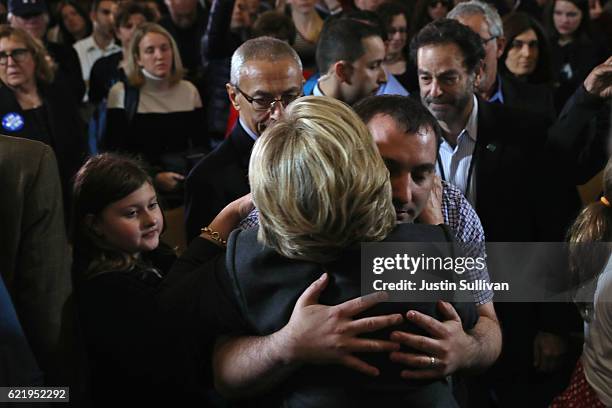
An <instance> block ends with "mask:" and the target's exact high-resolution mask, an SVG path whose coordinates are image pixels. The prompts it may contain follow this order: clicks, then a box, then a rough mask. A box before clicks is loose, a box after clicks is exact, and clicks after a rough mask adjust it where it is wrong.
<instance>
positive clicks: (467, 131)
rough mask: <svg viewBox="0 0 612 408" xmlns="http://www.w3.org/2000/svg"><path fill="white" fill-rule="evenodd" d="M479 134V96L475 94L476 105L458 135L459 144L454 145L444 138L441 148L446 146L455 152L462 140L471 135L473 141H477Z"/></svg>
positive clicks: (449, 150) (446, 148) (451, 151)
mask: <svg viewBox="0 0 612 408" xmlns="http://www.w3.org/2000/svg"><path fill="white" fill-rule="evenodd" d="M477 136H478V98H476V95H474V107H473V108H472V112H471V113H470V117H469V118H468V121H467V123H466V124H465V128H463V130H462V131H461V132H460V133H459V136H458V137H457V145H456V146H455V147H452V146H451V145H450V143H448V142H447V141H446V140H445V139H442V144H441V145H440V147H441V148H444V149H445V150H447V151H448V152H450V153H454V152H456V151H457V148H458V146H459V145H460V144H461V142H462V141H463V140H464V139H465V138H466V137H469V138H470V139H471V141H472V143H476V138H477Z"/></svg>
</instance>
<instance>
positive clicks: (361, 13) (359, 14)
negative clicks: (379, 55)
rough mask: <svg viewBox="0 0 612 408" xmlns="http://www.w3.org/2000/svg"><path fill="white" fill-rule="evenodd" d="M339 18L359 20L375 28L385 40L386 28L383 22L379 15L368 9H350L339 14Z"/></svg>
mask: <svg viewBox="0 0 612 408" xmlns="http://www.w3.org/2000/svg"><path fill="white" fill-rule="evenodd" d="M340 19H341V20H354V21H359V22H360V23H364V24H367V25H370V26H372V27H374V28H376V29H377V30H378V31H379V34H380V37H381V38H382V39H383V41H387V30H385V24H384V23H383V20H382V19H381V18H380V16H379V15H378V14H377V13H375V12H373V11H370V10H351V11H348V12H346V13H342V15H341V16H340Z"/></svg>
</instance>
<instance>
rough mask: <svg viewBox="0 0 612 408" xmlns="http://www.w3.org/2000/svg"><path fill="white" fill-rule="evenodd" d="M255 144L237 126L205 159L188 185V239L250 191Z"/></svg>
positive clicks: (190, 174)
mask: <svg viewBox="0 0 612 408" xmlns="http://www.w3.org/2000/svg"><path fill="white" fill-rule="evenodd" d="M254 144H255V141H254V140H253V139H252V138H251V137H250V136H249V135H248V134H247V133H246V131H245V130H244V129H243V128H242V125H241V124H240V122H237V123H236V126H235V127H234V130H233V131H232V133H231V134H230V136H229V137H228V138H227V139H226V140H224V141H223V143H221V144H220V145H219V146H218V147H217V148H216V149H215V150H213V151H212V152H211V153H210V154H208V155H207V156H206V157H204V158H203V159H202V160H200V162H199V163H198V164H197V165H196V166H195V167H194V168H193V170H192V171H191V172H190V173H189V176H188V177H187V180H186V182H185V222H186V228H187V239H188V240H189V241H191V240H192V239H193V238H195V237H196V236H198V235H199V234H200V229H201V228H203V227H205V226H207V225H208V224H209V223H210V222H211V221H212V220H213V219H214V218H215V216H216V215H217V214H218V213H219V211H221V210H222V209H223V207H225V206H226V205H227V204H229V203H231V202H232V201H234V200H235V199H237V198H239V197H242V196H243V195H245V194H248V193H249V192H250V191H251V190H250V187H249V180H248V169H249V159H250V158H251V149H252V148H253V145H254Z"/></svg>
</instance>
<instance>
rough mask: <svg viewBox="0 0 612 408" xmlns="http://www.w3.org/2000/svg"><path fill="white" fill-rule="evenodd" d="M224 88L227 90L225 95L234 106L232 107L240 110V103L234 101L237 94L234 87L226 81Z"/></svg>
mask: <svg viewBox="0 0 612 408" xmlns="http://www.w3.org/2000/svg"><path fill="white" fill-rule="evenodd" d="M225 89H226V90H227V96H228V97H229V100H230V102H231V103H232V106H233V107H234V109H236V110H237V111H239V112H240V105H239V104H238V101H236V97H237V96H238V94H237V93H236V88H234V87H233V86H232V84H230V83H229V82H228V83H227V84H225Z"/></svg>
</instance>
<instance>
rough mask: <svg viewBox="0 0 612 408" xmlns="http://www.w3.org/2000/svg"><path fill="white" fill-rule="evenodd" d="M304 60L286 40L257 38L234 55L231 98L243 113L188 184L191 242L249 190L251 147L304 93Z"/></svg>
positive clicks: (229, 84)
mask: <svg viewBox="0 0 612 408" xmlns="http://www.w3.org/2000/svg"><path fill="white" fill-rule="evenodd" d="M303 82H304V79H303V76H302V63H301V61H300V58H299V57H298V55H297V53H296V52H295V51H294V50H293V48H291V46H290V45H288V44H287V43H285V42H283V41H281V40H277V39H275V38H271V37H259V38H255V39H252V40H249V41H246V42H245V43H244V44H242V45H241V46H240V47H239V48H238V49H237V50H236V51H235V52H234V55H233V56H232V61H231V74H230V82H229V83H228V84H227V85H226V88H227V93H228V96H229V99H230V102H231V103H232V105H233V106H234V108H236V110H237V111H238V114H239V119H238V122H237V123H236V125H235V127H234V130H233V131H232V133H231V134H230V136H229V138H227V139H226V140H224V141H223V143H221V144H220V145H219V147H217V149H215V150H214V151H213V152H212V153H210V154H209V155H207V156H206V157H204V158H203V159H202V160H201V161H200V162H199V163H198V164H197V165H196V166H195V167H194V169H193V170H192V171H191V173H190V174H189V176H188V177H187V180H186V184H185V210H186V227H187V238H188V240H191V239H193V238H194V237H196V236H197V235H199V234H200V229H201V228H203V227H206V226H207V225H208V223H210V221H212V220H213V218H214V217H215V216H216V215H217V214H218V213H219V211H221V209H223V207H225V206H226V205H227V204H229V203H230V202H232V201H234V200H235V199H237V198H238V197H241V196H243V195H245V194H247V193H249V191H250V188H249V185H248V173H247V170H248V165H249V159H250V157H251V149H252V148H253V144H254V143H255V140H256V139H257V137H258V136H259V135H260V134H261V133H262V132H263V131H264V130H265V128H266V127H267V126H268V125H269V124H270V123H271V122H273V121H275V120H277V119H278V118H279V117H280V115H282V113H283V110H284V109H285V108H286V107H287V105H288V104H289V103H291V102H293V101H294V100H295V99H297V98H298V97H299V96H301V95H302V85H303Z"/></svg>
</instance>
